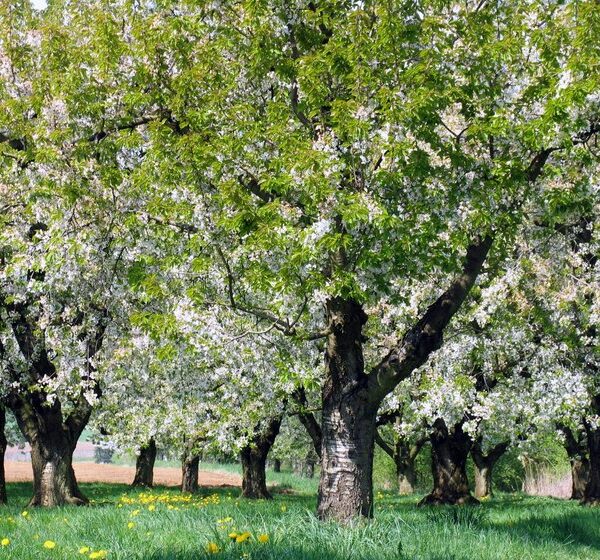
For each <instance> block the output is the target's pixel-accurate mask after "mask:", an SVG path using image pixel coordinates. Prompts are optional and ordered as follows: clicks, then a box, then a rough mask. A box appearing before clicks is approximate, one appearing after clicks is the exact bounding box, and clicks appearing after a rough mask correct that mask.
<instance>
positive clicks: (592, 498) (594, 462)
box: [582, 395, 600, 506]
mask: <svg viewBox="0 0 600 560" xmlns="http://www.w3.org/2000/svg"><path fill="white" fill-rule="evenodd" d="M591 408H592V411H593V412H594V413H595V414H600V395H596V396H595V397H594V398H593V399H592V407H591ZM584 425H585V432H586V435H587V444H588V451H589V461H590V465H589V466H590V468H589V477H588V480H587V484H586V485H585V490H584V492H583V500H582V503H583V504H585V505H593V506H598V505H600V428H598V427H596V426H594V425H592V424H590V423H589V422H587V421H586V422H585V423H584Z"/></svg>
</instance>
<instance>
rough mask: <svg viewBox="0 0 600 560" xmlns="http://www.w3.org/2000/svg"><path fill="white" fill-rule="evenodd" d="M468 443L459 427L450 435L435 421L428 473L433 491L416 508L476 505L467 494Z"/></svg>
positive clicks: (440, 420)
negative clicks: (422, 506) (431, 479)
mask: <svg viewBox="0 0 600 560" xmlns="http://www.w3.org/2000/svg"><path fill="white" fill-rule="evenodd" d="M470 449H471V440H470V438H469V436H468V435H467V434H465V432H464V431H463V429H462V423H458V424H456V425H455V426H454V428H453V429H452V430H451V431H450V430H448V428H447V426H446V424H445V422H444V421H443V420H442V419H440V418H438V419H437V420H436V421H435V422H434V424H433V431H432V433H431V470H432V474H433V490H432V491H431V493H429V494H428V495H427V496H425V497H424V498H423V499H422V500H421V502H420V503H419V505H444V504H451V505H454V504H477V503H479V502H478V501H477V500H476V499H475V498H474V497H473V496H472V495H471V492H470V491H469V481H468V479H467V470H466V465H467V457H468V456H469V451H470Z"/></svg>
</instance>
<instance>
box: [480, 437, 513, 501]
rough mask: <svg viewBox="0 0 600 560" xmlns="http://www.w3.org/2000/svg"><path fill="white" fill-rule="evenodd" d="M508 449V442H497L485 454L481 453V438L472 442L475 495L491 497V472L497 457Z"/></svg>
mask: <svg viewBox="0 0 600 560" xmlns="http://www.w3.org/2000/svg"><path fill="white" fill-rule="evenodd" d="M507 449H508V442H503V443H499V444H498V445H496V446H495V447H493V448H492V449H491V450H490V451H489V452H488V453H487V455H486V454H484V453H483V449H482V447H481V438H479V439H478V440H476V441H475V442H474V443H473V447H472V448H471V457H473V463H475V497H476V498H491V497H492V496H493V489H492V474H493V471H494V467H495V466H496V463H497V462H498V459H500V457H502V455H503V454H504V453H505V452H506V450H507Z"/></svg>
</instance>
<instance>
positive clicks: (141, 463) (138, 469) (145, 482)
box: [131, 438, 156, 488]
mask: <svg viewBox="0 0 600 560" xmlns="http://www.w3.org/2000/svg"><path fill="white" fill-rule="evenodd" d="M155 461H156V442H155V441H154V438H150V440H149V441H148V443H147V444H146V445H144V446H143V447H142V448H141V449H140V453H139V455H138V456H137V459H136V461H135V477H134V478H133V482H132V483H131V486H134V487H143V488H152V485H153V483H154V462H155Z"/></svg>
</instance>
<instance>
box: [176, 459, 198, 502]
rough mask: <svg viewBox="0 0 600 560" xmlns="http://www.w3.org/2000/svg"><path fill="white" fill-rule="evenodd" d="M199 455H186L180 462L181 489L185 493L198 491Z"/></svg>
mask: <svg viewBox="0 0 600 560" xmlns="http://www.w3.org/2000/svg"><path fill="white" fill-rule="evenodd" d="M199 466H200V455H198V454H191V455H186V456H185V457H184V458H183V461H182V463H181V471H182V472H181V491H182V492H184V493H186V494H195V493H196V492H197V491H198V469H199Z"/></svg>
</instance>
